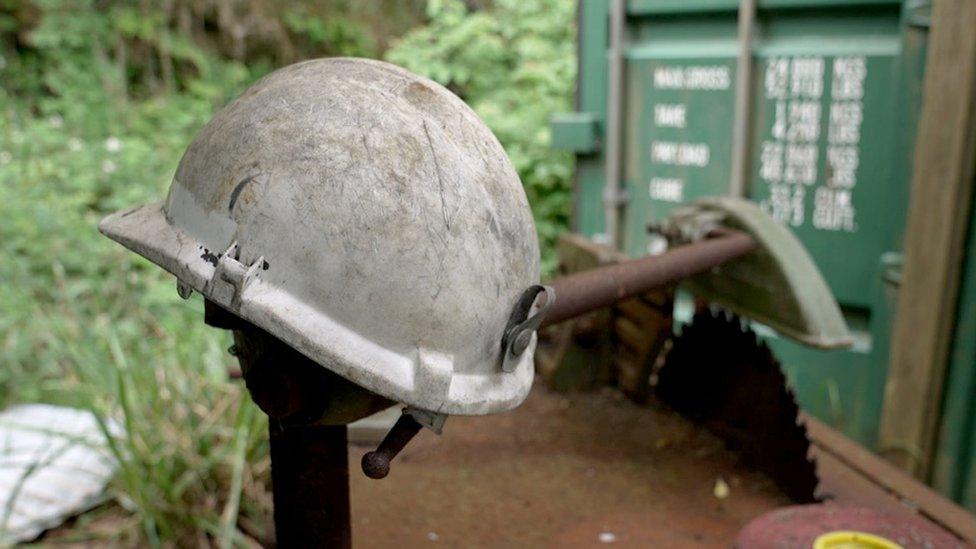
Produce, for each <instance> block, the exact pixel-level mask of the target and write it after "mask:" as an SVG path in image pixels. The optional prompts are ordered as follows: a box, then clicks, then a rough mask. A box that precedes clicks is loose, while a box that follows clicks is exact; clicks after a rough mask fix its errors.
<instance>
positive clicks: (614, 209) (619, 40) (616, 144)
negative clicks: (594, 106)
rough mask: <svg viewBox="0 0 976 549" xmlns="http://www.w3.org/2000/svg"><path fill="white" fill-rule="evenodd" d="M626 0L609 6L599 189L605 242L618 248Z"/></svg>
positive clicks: (620, 202)
mask: <svg viewBox="0 0 976 549" xmlns="http://www.w3.org/2000/svg"><path fill="white" fill-rule="evenodd" d="M626 10H627V3H626V0H613V3H612V4H611V6H610V51H609V56H610V60H609V61H610V66H609V70H610V74H609V75H608V77H609V78H608V79H609V82H608V89H607V148H606V153H605V154H606V172H605V174H604V179H606V181H604V188H603V215H604V224H605V225H604V232H605V233H606V238H607V243H608V244H610V245H611V246H613V247H615V248H619V247H620V208H621V206H622V205H623V200H622V192H621V189H620V175H621V170H620V165H621V146H620V141H621V138H622V137H623V136H622V135H621V134H622V133H623V128H622V124H621V116H622V113H621V110H622V109H623V105H622V102H623V80H624V69H623V63H624V61H623V41H624V36H623V35H624V20H625V18H626V16H627V11H626Z"/></svg>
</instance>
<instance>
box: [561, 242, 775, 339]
mask: <svg viewBox="0 0 976 549" xmlns="http://www.w3.org/2000/svg"><path fill="white" fill-rule="evenodd" d="M755 245H756V243H755V241H754V240H753V239H752V237H750V236H749V235H747V234H745V233H742V232H738V231H731V230H730V231H725V232H723V233H722V234H720V235H718V236H715V237H713V238H708V239H705V240H702V241H700V242H694V243H691V244H687V245H684V246H679V247H676V248H673V249H671V250H668V251H667V252H664V253H663V254H660V255H656V256H650V257H645V258H641V259H634V260H631V261H626V262H622V263H619V264H616V265H610V266H606V267H601V268H599V269H593V270H590V271H583V272H580V273H576V274H572V275H567V276H564V277H561V278H557V279H556V280H553V281H552V283H551V285H552V287H553V288H554V289H555V290H556V302H555V303H554V304H553V306H552V308H551V309H550V310H549V312H548V313H547V315H546V318H545V320H543V323H542V324H543V326H551V325H553V324H558V323H559V322H562V321H564V320H568V319H570V318H573V317H576V316H579V315H581V314H584V313H586V312H588V311H593V310H595V309H599V308H602V307H608V306H610V305H613V304H614V303H616V302H618V301H620V300H623V299H626V298H628V297H633V296H636V295H639V294H642V293H645V292H647V291H649V290H652V289H654V288H658V287H660V286H664V285H666V284H669V283H672V282H678V281H681V280H683V279H686V278H689V277H691V276H694V275H696V274H700V273H703V272H706V271H708V270H710V269H712V268H714V267H716V266H718V265H721V264H723V263H726V262H728V261H731V260H733V259H736V258H738V257H742V256H743V255H745V254H747V253H749V252H750V251H752V250H754V249H755Z"/></svg>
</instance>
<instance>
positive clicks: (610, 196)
mask: <svg viewBox="0 0 976 549" xmlns="http://www.w3.org/2000/svg"><path fill="white" fill-rule="evenodd" d="M628 202H630V193H629V192H627V189H624V188H623V187H618V188H609V187H604V188H603V204H604V205H606V206H624V205H626V204H627V203H628Z"/></svg>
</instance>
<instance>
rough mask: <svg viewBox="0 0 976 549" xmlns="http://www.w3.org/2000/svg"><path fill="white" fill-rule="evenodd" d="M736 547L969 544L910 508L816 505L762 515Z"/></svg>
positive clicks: (916, 548) (907, 548)
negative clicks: (912, 511) (882, 509)
mask: <svg viewBox="0 0 976 549" xmlns="http://www.w3.org/2000/svg"><path fill="white" fill-rule="evenodd" d="M732 547H734V548H736V549H774V548H779V547H812V548H814V549H828V548H837V549H840V548H849V549H855V548H863V549H898V548H904V549H923V548H934V547H940V548H942V547H945V548H952V547H958V548H960V549H961V548H962V547H966V545H965V544H964V543H962V541H960V540H959V539H957V538H955V537H953V536H952V534H950V533H949V532H946V531H945V530H943V529H941V528H939V527H938V526H936V525H935V524H933V523H931V522H929V521H927V520H925V519H923V518H921V517H919V516H917V515H914V514H911V513H909V512H907V511H906V512H902V513H897V514H895V513H890V512H885V511H880V510H877V509H871V508H867V507H850V506H846V505H823V504H814V505H794V506H791V507H784V508H782V509H776V510H775V511H770V512H768V513H765V514H763V515H760V516H759V517H758V518H755V519H753V520H752V521H750V522H749V524H747V525H746V527H745V528H743V529H742V530H741V531H740V532H739V535H738V536H737V537H736V539H735V542H734V543H733V544H732Z"/></svg>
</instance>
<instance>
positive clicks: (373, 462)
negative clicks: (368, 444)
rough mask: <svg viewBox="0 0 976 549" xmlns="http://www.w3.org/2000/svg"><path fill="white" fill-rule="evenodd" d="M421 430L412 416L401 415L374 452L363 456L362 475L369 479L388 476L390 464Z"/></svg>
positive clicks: (420, 426) (421, 426)
mask: <svg viewBox="0 0 976 549" xmlns="http://www.w3.org/2000/svg"><path fill="white" fill-rule="evenodd" d="M422 428H423V425H421V424H420V423H419V422H418V421H417V420H416V419H414V418H413V416H411V415H410V414H407V413H404V414H401V415H400V418H399V419H397V422H396V423H394V424H393V428H392V429H390V432H389V433H387V434H386V436H385V437H383V441H382V442H380V445H379V446H378V447H377V448H376V450H373V451H372V452H366V453H365V454H363V461H362V468H363V473H366V476H367V477H369V478H374V479H381V478H385V477H386V475H388V474H390V462H391V461H392V460H393V458H395V457H396V456H397V454H399V453H400V450H403V448H404V447H406V445H407V443H408V442H410V441H411V440H412V439H413V437H414V436H416V435H417V433H419V432H420V430H421V429H422Z"/></svg>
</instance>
